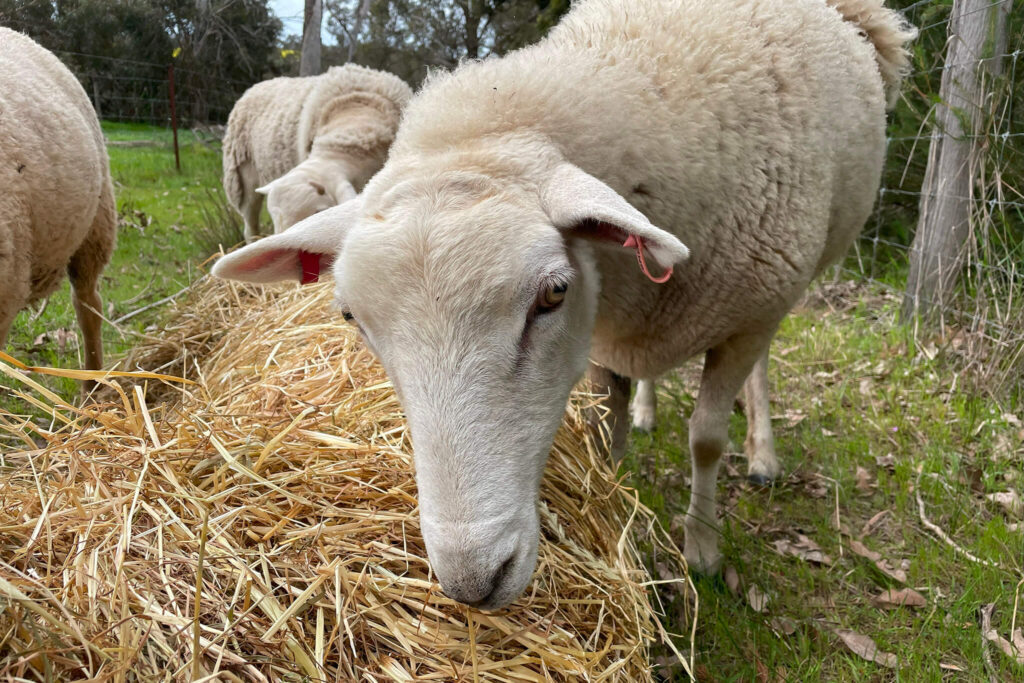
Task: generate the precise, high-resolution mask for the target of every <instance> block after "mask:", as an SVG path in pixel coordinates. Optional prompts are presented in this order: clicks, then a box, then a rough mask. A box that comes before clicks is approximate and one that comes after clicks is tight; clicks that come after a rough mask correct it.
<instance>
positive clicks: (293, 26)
mask: <svg viewBox="0 0 1024 683" xmlns="http://www.w3.org/2000/svg"><path fill="white" fill-rule="evenodd" d="M305 6H306V5H305V2H304V0H270V9H271V10H273V12H274V14H276V15H277V16H278V18H279V19H281V22H282V23H283V24H284V35H282V36H281V37H282V38H283V37H284V36H287V35H288V34H289V33H294V34H295V35H297V36H301V35H302V12H303V10H304V9H305Z"/></svg>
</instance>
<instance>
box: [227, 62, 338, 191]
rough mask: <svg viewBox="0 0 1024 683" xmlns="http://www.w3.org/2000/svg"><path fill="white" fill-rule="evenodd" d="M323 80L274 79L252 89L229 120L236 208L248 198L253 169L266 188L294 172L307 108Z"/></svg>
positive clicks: (229, 175)
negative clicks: (247, 174)
mask: <svg viewBox="0 0 1024 683" xmlns="http://www.w3.org/2000/svg"><path fill="white" fill-rule="evenodd" d="M318 78H320V77H319V76H308V77H301V78H290V77H284V76H283V77H281V78H272V79H270V80H267V81H262V82H260V83H257V84H256V85H254V86H252V87H250V88H249V89H248V90H246V91H245V93H244V94H243V95H242V96H241V97H240V98H239V100H238V102H236V103H235V106H234V107H233V108H232V109H231V114H230V115H229V116H228V128H227V132H226V133H225V135H224V143H223V166H224V191H225V192H226V193H227V195H228V199H229V200H230V201H231V202H232V204H234V205H235V206H240V205H241V202H242V197H243V194H244V192H245V189H246V188H245V187H244V184H243V179H242V177H241V172H240V169H241V168H242V166H243V165H245V164H250V165H251V166H252V168H253V169H254V170H255V172H256V176H257V178H258V180H257V184H259V185H265V184H267V183H269V182H270V181H272V180H274V179H275V178H279V177H280V176H282V175H284V174H285V173H287V172H288V171H290V170H291V169H293V168H294V167H295V166H296V165H298V163H299V162H300V161H302V159H303V158H305V157H300V156H299V154H298V151H297V150H298V146H297V144H296V140H297V139H298V127H299V124H298V121H299V116H300V114H301V112H302V105H303V102H305V100H306V97H307V96H308V94H309V93H310V91H311V90H312V89H313V86H314V84H315V83H316V80H317V79H318Z"/></svg>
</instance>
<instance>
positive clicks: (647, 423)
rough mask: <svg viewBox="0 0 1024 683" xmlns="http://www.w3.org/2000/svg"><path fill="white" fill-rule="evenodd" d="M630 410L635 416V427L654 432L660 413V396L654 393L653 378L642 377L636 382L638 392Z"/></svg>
mask: <svg viewBox="0 0 1024 683" xmlns="http://www.w3.org/2000/svg"><path fill="white" fill-rule="evenodd" d="M629 412H630V414H631V415H632V416H633V429H639V430H640V431H643V432H653V431H654V425H655V423H656V421H657V415H658V397H657V396H656V395H655V393H654V380H653V379H640V380H637V382H636V393H635V394H634V395H633V402H632V403H630V404H629Z"/></svg>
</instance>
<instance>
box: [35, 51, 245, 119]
mask: <svg viewBox="0 0 1024 683" xmlns="http://www.w3.org/2000/svg"><path fill="white" fill-rule="evenodd" d="M54 52H55V53H56V54H57V55H58V56H59V57H60V58H61V59H62V60H63V61H64V62H65V63H66V64H67V65H68V67H69V68H71V70H72V71H73V72H74V73H75V75H76V76H77V77H78V79H79V81H80V82H81V83H82V87H83V88H85V91H86V93H87V94H88V95H89V97H90V99H91V100H92V103H93V106H94V107H95V108H96V112H97V114H98V115H99V117H100V118H101V119H104V120H107V121H130V122H139V123H150V124H153V125H157V126H164V127H170V126H171V97H170V95H171V81H172V79H173V82H174V95H175V97H174V100H175V102H174V104H175V109H176V114H177V117H178V118H179V119H180V121H181V122H182V125H184V126H194V125H197V124H210V123H213V124H222V123H225V122H226V121H227V117H228V114H229V113H230V112H231V108H232V107H233V106H234V104H235V102H236V101H237V100H238V98H239V97H240V96H241V94H242V93H243V92H245V90H246V89H247V88H248V87H249V86H251V85H252V82H249V81H242V80H237V79H231V78H218V79H217V85H215V86H211V85H210V84H209V75H208V74H204V73H202V72H200V71H197V70H195V69H189V68H183V67H181V66H178V65H176V64H175V63H174V61H173V60H170V61H168V62H167V63H164V64H158V63H155V62H144V61H138V60H134V59H124V58H116V57H104V56H101V55H91V54H85V53H81V52H71V51H68V50H54Z"/></svg>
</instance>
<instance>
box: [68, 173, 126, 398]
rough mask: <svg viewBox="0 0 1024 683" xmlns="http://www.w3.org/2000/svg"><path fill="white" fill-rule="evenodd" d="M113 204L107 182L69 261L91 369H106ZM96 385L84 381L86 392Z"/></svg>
mask: <svg viewBox="0 0 1024 683" xmlns="http://www.w3.org/2000/svg"><path fill="white" fill-rule="evenodd" d="M113 207H114V199H113V191H112V190H111V189H110V186H109V185H108V186H107V187H106V188H104V194H103V196H101V198H100V205H99V208H98V209H97V211H96V218H95V219H94V220H93V224H92V229H91V230H90V232H89V236H88V237H87V238H86V239H85V241H84V242H83V243H82V244H81V246H79V247H78V250H77V251H76V252H75V253H74V254H73V255H72V256H71V260H70V261H69V262H68V277H69V278H70V280H71V290H72V299H73V301H74V304H75V315H76V316H77V317H78V326H79V327H80V328H81V329H82V340H83V343H84V347H85V367H86V369H88V370H102V369H103V336H102V334H101V325H102V323H103V318H102V315H101V313H100V311H102V310H103V302H102V301H101V299H100V292H99V281H100V274H101V273H102V272H103V269H104V268H105V267H106V265H107V262H108V261H110V255H111V254H112V253H113V251H114V239H115V234H116V230H117V224H116V221H117V218H116V213H115V212H114V208H113ZM94 386H95V382H92V381H86V382H83V384H82V388H83V390H84V391H85V392H89V391H90V390H91V389H92V388H93V387H94Z"/></svg>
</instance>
